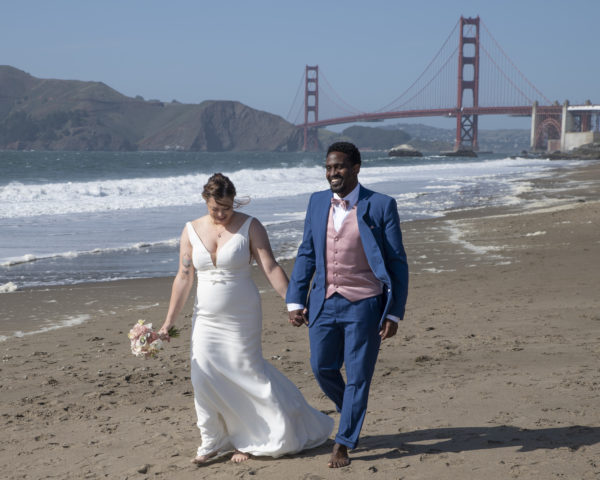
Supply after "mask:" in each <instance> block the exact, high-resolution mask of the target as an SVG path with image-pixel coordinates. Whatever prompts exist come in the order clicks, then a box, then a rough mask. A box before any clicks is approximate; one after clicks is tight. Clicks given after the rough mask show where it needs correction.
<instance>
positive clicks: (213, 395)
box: [159, 173, 333, 464]
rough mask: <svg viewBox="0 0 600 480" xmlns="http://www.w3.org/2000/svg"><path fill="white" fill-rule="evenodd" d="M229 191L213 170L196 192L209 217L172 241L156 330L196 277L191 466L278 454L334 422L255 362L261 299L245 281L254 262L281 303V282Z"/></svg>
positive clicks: (262, 233) (168, 323) (303, 444)
mask: <svg viewBox="0 0 600 480" xmlns="http://www.w3.org/2000/svg"><path fill="white" fill-rule="evenodd" d="M235 196H236V190H235V187H234V185H233V183H232V182H231V181H230V180H229V178H227V177H226V176H224V175H222V174H220V173H216V174H214V175H213V176H212V177H211V178H210V179H209V180H208V183H207V184H206V185H204V190H203V192H202V197H203V198H204V200H205V201H206V205H207V208H208V215H205V216H203V217H201V218H198V219H197V220H194V221H192V222H188V223H187V224H186V226H185V228H184V229H183V232H182V234H181V243H180V256H179V270H178V272H177V276H176V277H175V279H174V281H173V288H172V292H171V301H170V304H169V310H168V313H167V316H166V319H165V322H164V324H163V325H162V327H161V329H160V330H159V333H160V334H161V335H163V336H167V331H168V330H169V328H170V327H172V326H173V325H174V323H175V320H176V318H177V316H178V315H179V313H180V311H181V309H182V307H183V305H184V303H185V301H186V299H187V297H188V295H189V293H190V290H191V289H192V286H193V283H194V275H193V274H194V271H196V274H197V277H198V286H197V295H196V302H195V305H194V315H193V320H192V344H191V367H192V372H191V379H192V384H193V387H194V404H195V407H196V414H197V417H198V423H197V424H198V428H199V429H200V434H201V437H202V444H201V445H200V447H198V451H197V454H196V457H195V458H194V459H193V460H192V461H193V462H194V463H196V464H203V463H205V462H207V461H208V460H209V459H211V458H213V457H215V456H217V455H222V454H225V453H227V452H230V451H233V452H234V453H233V456H232V458H231V459H232V461H234V462H237V463H239V462H243V461H244V460H247V459H248V458H249V456H250V455H266V456H272V457H277V456H280V455H284V454H286V453H295V452H299V451H301V450H303V449H307V448H311V447H316V446H317V445H320V444H322V443H323V442H325V441H326V440H327V438H328V437H329V434H330V433H331V431H332V429H333V419H331V418H330V417H328V416H327V415H325V414H323V413H321V412H319V411H317V410H315V409H314V408H312V407H311V406H310V405H309V404H308V403H307V402H306V400H305V399H304V397H303V396H302V394H301V393H300V391H299V390H298V389H297V388H296V386H295V385H294V384H293V383H292V382H291V381H290V380H288V379H287V378H286V377H285V376H284V375H283V374H281V373H280V372H279V371H278V370H277V369H276V368H275V367H273V366H272V365H271V364H270V363H268V362H266V361H265V360H264V358H263V356H262V348H261V329H262V311H261V305H260V296H259V293H258V290H257V288H256V286H255V285H254V282H253V281H252V278H251V276H250V270H251V260H252V258H254V259H255V260H256V262H257V264H258V266H259V267H260V269H261V270H262V271H263V272H264V274H265V276H266V277H267V279H268V280H269V282H270V284H271V285H272V286H273V288H274V289H275V290H276V291H277V293H278V294H279V295H280V296H281V297H282V298H285V293H286V289H287V285H288V278H287V276H286V274H285V272H284V271H283V269H282V268H281V267H280V266H279V265H278V264H277V262H276V260H275V258H274V257H273V252H272V250H271V246H270V243H269V238H268V236H267V232H266V230H265V228H264V227H263V225H262V224H261V223H260V222H259V221H258V220H257V219H255V218H252V217H250V216H248V215H245V214H243V213H241V212H238V211H236V210H235V207H237V206H239V203H238V202H236V200H235Z"/></svg>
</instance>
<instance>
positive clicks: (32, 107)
mask: <svg viewBox="0 0 600 480" xmlns="http://www.w3.org/2000/svg"><path fill="white" fill-rule="evenodd" d="M301 146H302V134H301V131H300V130H298V129H297V128H296V127H294V126H293V125H292V124H290V123H288V122H286V121H285V120H284V119H283V118H281V117H279V116H277V115H273V114H270V113H267V112H262V111H259V110H254V109H252V108H250V107H248V106H246V105H243V104H241V103H239V102H233V101H206V102H203V103H200V104H181V103H178V102H171V103H164V102H160V101H153V100H151V101H145V100H144V99H142V98H141V97H136V98H131V97H127V96H125V95H122V94H121V93H119V92H117V91H116V90H114V89H112V88H110V87H109V86H107V85H105V84H103V83H100V82H83V81H77V80H52V79H40V78H36V77H33V76H31V75H29V74H28V73H25V72H23V71H21V70H18V69H16V68H13V67H10V66H0V149H35V150H182V151H234V150H236V151H293V150H298V149H300V148H301Z"/></svg>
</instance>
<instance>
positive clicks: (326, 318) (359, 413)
mask: <svg viewBox="0 0 600 480" xmlns="http://www.w3.org/2000/svg"><path fill="white" fill-rule="evenodd" d="M360 165H361V158H360V152H359V151H358V149H357V148H356V147H355V146H354V145H353V144H351V143H348V142H337V143H334V144H333V145H331V146H330V147H329V149H328V151H327V159H326V162H325V169H326V173H325V176H326V178H327V181H328V182H329V185H330V187H331V190H324V191H321V192H316V193H314V194H313V195H312V196H311V198H310V201H309V204H308V209H307V212H306V220H305V224H304V236H303V240H302V243H301V244H300V247H299V249H298V256H297V257H296V263H295V264H294V269H293V271H292V276H291V279H290V284H289V287H288V290H287V296H286V302H287V304H288V310H289V321H290V323H291V324H292V325H294V326H296V327H299V326H301V325H303V324H307V325H308V327H309V330H308V331H309V340H310V364H311V367H312V370H313V373H314V375H315V378H316V379H317V381H318V382H319V385H320V387H321V389H322V390H323V391H324V392H325V394H326V395H327V396H328V397H329V398H330V399H331V400H332V401H333V402H334V403H335V405H336V407H337V410H338V411H339V412H340V424H339V428H338V433H337V435H336V437H335V442H336V443H335V445H334V447H333V453H332V455H331V458H330V460H329V467H332V468H337V467H344V466H346V465H348V464H349V463H350V458H349V457H348V449H353V448H355V447H356V445H357V444H358V436H359V434H360V430H361V428H362V424H363V420H364V418H365V413H366V410H367V400H368V396H369V386H370V383H371V378H372V376H373V371H374V369H375V362H376V361H377V354H378V352H379V346H380V344H381V340H384V339H386V338H389V337H393V336H394V335H395V334H396V331H397V330H398V321H399V320H402V318H403V316H404V307H405V304H406V296H407V292H408V266H407V263H406V253H405V252H404V246H403V244H402V233H401V232H400V221H399V218H398V209H397V206H396V201H395V200H394V199H393V198H391V197H388V196H387V195H383V194H380V193H376V192H373V191H371V190H368V189H366V188H364V187H363V186H362V185H360V184H359V183H358V173H359V171H360ZM311 280H312V284H311ZM309 290H310V295H309ZM307 298H308V307H307V308H305V306H306V301H307ZM343 364H345V366H346V382H344V378H343V377H342V374H341V373H340V369H341V368H342V365H343Z"/></svg>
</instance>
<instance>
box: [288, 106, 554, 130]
mask: <svg viewBox="0 0 600 480" xmlns="http://www.w3.org/2000/svg"><path fill="white" fill-rule="evenodd" d="M562 108H563V107H562V106H561V105H551V106H538V107H537V113H538V114H547V115H560V114H561V113H562ZM532 109H533V107H532V106H531V105H528V106H522V107H519V106H517V107H463V108H462V109H458V108H438V109H430V110H403V111H398V112H379V113H361V114H358V115H349V116H346V117H336V118H329V119H326V120H317V121H316V122H308V123H301V124H299V125H298V127H305V128H318V127H327V126H329V125H340V124H344V123H354V122H375V121H379V120H388V119H391V118H411V117H456V116H457V115H458V114H459V113H462V114H463V115H514V116H523V117H530V116H531V112H532Z"/></svg>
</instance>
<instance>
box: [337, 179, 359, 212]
mask: <svg viewBox="0 0 600 480" xmlns="http://www.w3.org/2000/svg"><path fill="white" fill-rule="evenodd" d="M359 191H360V183H359V184H357V185H356V187H354V190H352V191H351V192H350V193H349V194H348V195H346V196H345V197H344V198H342V197H340V196H339V195H338V194H337V193H334V194H333V198H339V199H340V200H346V201H347V202H348V210H350V209H351V208H352V207H353V206H354V205H356V202H358V193H359Z"/></svg>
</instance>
